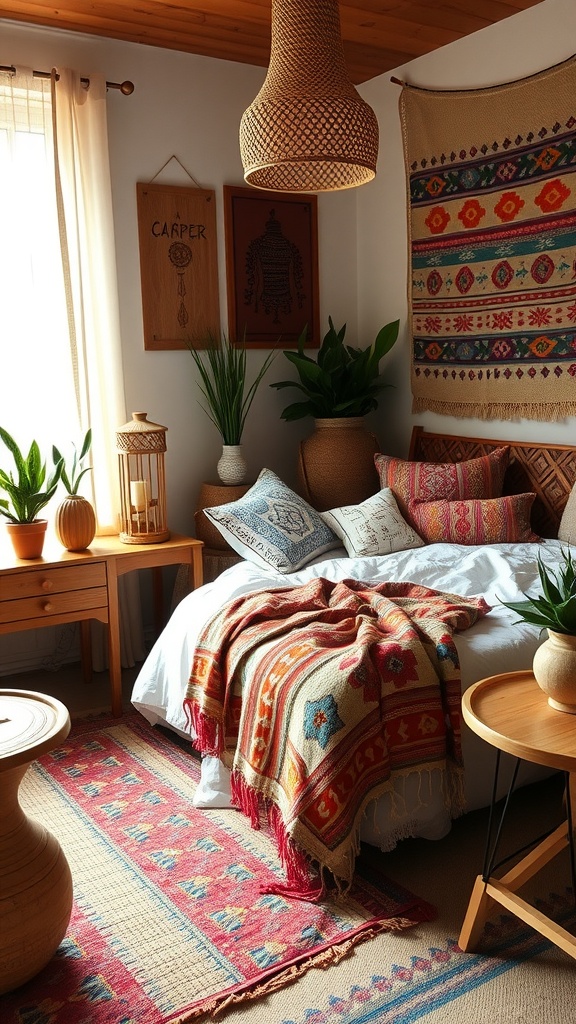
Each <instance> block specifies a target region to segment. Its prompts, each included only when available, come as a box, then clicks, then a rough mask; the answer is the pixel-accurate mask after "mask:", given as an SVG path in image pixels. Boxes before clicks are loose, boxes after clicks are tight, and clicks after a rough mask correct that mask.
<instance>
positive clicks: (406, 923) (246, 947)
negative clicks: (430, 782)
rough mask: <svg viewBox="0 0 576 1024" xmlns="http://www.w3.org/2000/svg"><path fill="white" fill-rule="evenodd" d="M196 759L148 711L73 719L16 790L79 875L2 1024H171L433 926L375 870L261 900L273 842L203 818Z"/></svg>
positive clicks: (2, 1003) (239, 818) (426, 911)
mask: <svg viewBox="0 0 576 1024" xmlns="http://www.w3.org/2000/svg"><path fill="white" fill-rule="evenodd" d="M198 780H199V762H198V761H197V760H196V759H195V758H194V757H192V756H191V754H189V753H188V752H187V751H184V750H182V749H180V748H179V747H178V746H176V745H175V744H174V743H172V742H171V741H170V740H169V739H167V738H166V737H165V736H164V735H163V733H162V732H159V731H158V730H153V729H152V728H151V727H149V726H148V724H147V723H146V722H145V721H144V719H143V718H142V717H141V716H139V715H136V714H134V715H130V716H128V717H126V718H125V719H123V720H122V721H120V722H119V721H118V720H111V719H106V720H104V721H103V720H102V719H93V720H85V721H83V722H79V723H75V724H74V725H73V728H72V732H71V734H70V737H69V738H68V740H67V741H66V743H65V745H64V746H63V747H61V748H60V749H59V750H57V751H53V752H52V753H50V754H48V755H46V756H45V757H44V758H42V759H41V760H40V761H39V762H36V763H35V764H34V765H33V766H32V767H31V768H30V769H29V770H28V773H27V776H26V778H25V780H24V782H23V784H22V786H21V801H22V804H23V806H24V808H25V809H26V810H27V812H28V813H29V814H30V815H31V816H33V817H37V818H38V819H39V820H41V821H42V822H43V823H44V824H45V825H46V827H47V828H48V829H49V830H50V831H52V832H53V833H54V834H55V835H56V836H57V837H58V839H59V841H60V842H61V844H62V847H63V849H64V851H65V853H66V855H67V857H68V860H69V863H70V867H71V870H72V877H73V879H74V896H75V902H74V909H73V914H72V919H71V921H70V925H69V928H68V932H67V935H66V937H65V939H64V941H63V943H62V944H61V946H60V948H59V950H58V952H57V954H56V955H55V957H54V958H53V959H52V960H51V962H50V964H49V965H48V966H47V967H46V968H45V969H44V970H43V971H42V972H41V973H40V974H38V975H37V976H36V978H34V979H33V980H32V981H30V982H29V983H27V984H26V985H24V986H22V987H21V988H20V989H18V990H17V991H16V992H14V993H10V994H8V995H6V996H3V997H1V998H0V1019H1V1020H2V1024H16V1022H17V1024H168V1022H176V1021H179V1022H184V1021H189V1020H193V1019H195V1018H197V1017H198V1016H200V1015H204V1014H206V1013H207V1012H208V1011H211V1010H213V1009H216V1008H219V1007H220V1008H223V1007H225V1006H226V1005H229V1004H230V1002H234V1001H236V1000H240V999H250V998H251V997H254V996H255V995H262V994H263V993H265V992H270V991H273V990H274V989H278V988H280V987H282V986H284V985H287V984H288V983H289V982H291V981H294V980H295V979H296V978H298V977H299V976H301V975H302V974H303V973H304V972H305V971H306V970H308V969H309V968H311V967H312V966H313V965H321V966H327V965H329V964H334V963H336V962H338V961H339V960H340V959H341V958H342V957H344V956H345V955H346V954H349V953H350V952H351V950H352V949H353V948H354V946H355V945H356V944H357V943H359V942H362V941H363V940H366V939H370V938H373V937H374V936H376V935H378V934H379V933H380V932H382V931H385V930H391V931H394V932H395V933H399V932H400V931H401V930H402V929H404V928H409V927H410V926H413V925H414V924H416V923H418V922H421V921H423V920H425V919H430V918H432V917H433V916H434V913H435V912H434V910H433V908H432V907H431V905H430V904H429V903H427V902H426V901H424V900H422V899H420V898H418V897H416V896H413V895H412V894H411V893H410V892H409V891H407V890H406V889H405V888H404V887H403V886H401V885H399V884H397V883H393V882H390V881H389V880H388V879H386V878H385V877H384V875H382V873H381V871H380V870H379V867H378V865H377V864H374V863H373V862H372V863H371V862H369V861H367V862H366V864H365V865H364V866H360V867H359V870H358V871H357V873H356V876H355V880H354V884H353V887H352V890H351V892H350V894H349V895H348V896H347V897H342V898H338V899H336V898H335V899H333V900H327V901H326V902H323V903H322V904H319V905H316V904H313V903H310V902H304V901H302V900H287V899H284V898H281V897H279V896H277V895H267V894H266V887H267V884H268V885H270V884H271V883H274V882H277V881H278V880H279V879H282V878H283V872H282V869H281V868H280V865H279V863H278V857H277V853H276V847H275V844H274V842H273V840H272V838H271V837H269V836H268V835H267V834H265V833H264V832H263V831H253V830H252V828H251V826H250V823H249V821H248V819H247V818H245V817H244V815H242V814H240V813H239V812H235V811H230V810H224V811H220V810H209V811H201V810H196V809H195V808H194V807H193V806H192V804H191V798H192V795H193V792H194V787H195V785H196V784H197V782H198Z"/></svg>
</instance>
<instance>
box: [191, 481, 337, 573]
mask: <svg viewBox="0 0 576 1024" xmlns="http://www.w3.org/2000/svg"><path fill="white" fill-rule="evenodd" d="M204 515H206V516H208V519H209V520H210V522H211V523H213V524H214V526H215V527H216V529H217V530H219V531H220V533H221V534H222V536H223V537H224V540H226V541H227V542H228V544H229V545H230V547H231V548H233V550H234V551H237V552H238V554H239V555H242V557H243V558H246V559H247V560H248V561H251V562H256V564H257V565H263V566H265V567H266V568H269V567H272V568H273V569H276V571H277V572H295V571H296V569H300V568H301V567H302V566H303V565H306V563H307V562H310V561H312V559H313V558H317V557H318V556H319V555H322V554H324V552H325V551H331V550H332V549H333V548H339V547H341V546H342V542H341V541H340V540H339V539H338V537H337V536H336V534H335V533H333V532H332V530H331V529H330V527H329V526H328V525H327V524H326V523H325V522H324V520H323V519H322V516H321V515H320V514H319V512H316V510H315V509H313V508H312V506H311V505H309V504H308V503H307V502H306V501H304V499H303V498H301V497H300V496H299V495H298V494H296V493H295V491H292V490H290V488H289V487H287V486H286V484H284V483H282V480H280V478H279V477H277V476H276V474H275V473H273V472H272V470H271V469H263V470H262V472H261V473H260V476H259V477H258V479H257V481H256V483H255V484H254V485H253V486H252V487H251V488H250V490H249V491H247V492H246V494H245V495H244V496H243V497H242V498H239V499H238V501H231V502H229V503H228V504H227V505H218V506H217V507H216V508H205V509H204Z"/></svg>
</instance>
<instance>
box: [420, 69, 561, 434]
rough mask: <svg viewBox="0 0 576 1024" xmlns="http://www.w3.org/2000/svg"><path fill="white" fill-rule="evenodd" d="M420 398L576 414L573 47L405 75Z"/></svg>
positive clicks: (485, 414) (484, 409) (461, 410)
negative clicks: (558, 57) (461, 81)
mask: <svg viewBox="0 0 576 1024" xmlns="http://www.w3.org/2000/svg"><path fill="white" fill-rule="evenodd" d="M400 117H401V121H402V131H403V138H404V154H405V162H406V172H407V179H408V189H409V230H410V265H411V266H410V282H411V283H410V285H409V297H410V306H411V308H410V317H411V325H412V339H413V342H412V344H413V352H412V395H413V409H414V411H423V410H426V409H429V410H432V411H434V412H438V413H444V414H447V415H452V416H462V417H471V416H473V417H480V418H483V419H516V418H519V417H527V418H531V419H540V420H556V419H560V418H563V417H565V416H571V415H575V414H576V59H575V58H570V60H568V61H564V62H563V63H561V64H557V65H555V66H554V67H553V68H550V69H548V70H546V71H542V72H540V73H539V74H536V75H532V76H531V77H530V78H526V79H523V80H521V81H516V82H512V83H509V84H507V85H503V86H497V87H494V88H489V89H477V90H466V91H457V92H447V91H444V92H437V91H428V90H424V89H416V88H413V87H410V86H404V87H403V88H402V93H401V97H400Z"/></svg>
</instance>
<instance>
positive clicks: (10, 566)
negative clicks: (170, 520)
mask: <svg viewBox="0 0 576 1024" xmlns="http://www.w3.org/2000/svg"><path fill="white" fill-rule="evenodd" d="M202 547H203V545H202V542H201V541H199V540H195V539H194V538H192V537H182V536H179V535H178V534H172V536H171V537H170V539H169V540H166V541H162V543H160V544H123V543H122V542H121V541H120V540H119V538H118V537H96V538H95V539H94V540H93V541H92V544H91V545H90V548H88V549H87V550H86V551H80V552H77V551H66V550H64V549H63V548H61V547H60V546H59V545H58V544H57V542H56V541H55V540H49V541H47V543H46V546H45V550H44V554H43V556H42V558H33V559H30V560H26V561H23V560H21V559H18V558H16V557H15V556H14V554H13V552H12V550H11V548H10V547H9V545H7V544H6V545H5V546H3V547H1V548H0V634H3V633H15V632H17V631H19V630H23V629H36V628H38V627H40V626H57V625H61V624H62V623H65V622H80V631H81V632H80V636H81V647H82V666H83V670H84V674H85V677H89V676H90V674H91V666H92V653H91V643H90V630H89V621H90V619H98V620H99V621H100V622H105V623H107V624H108V645H109V661H110V666H109V673H110V690H111V704H112V713H113V714H114V715H115V716H116V717H119V716H120V715H121V714H122V667H121V663H120V615H119V604H118V577H120V576H123V575H124V574H125V573H127V572H132V571H133V570H134V569H152V570H153V573H154V604H155V614H156V628H157V629H158V630H159V629H160V628H161V625H162V622H161V599H162V578H161V572H160V570H161V567H162V566H164V565H188V566H190V575H191V583H192V587H193V588H196V587H199V586H201V585H202V582H203V574H202Z"/></svg>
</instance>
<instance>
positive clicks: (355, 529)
mask: <svg viewBox="0 0 576 1024" xmlns="http://www.w3.org/2000/svg"><path fill="white" fill-rule="evenodd" d="M321 515H322V518H323V519H324V520H325V521H326V522H327V523H328V526H330V527H331V528H332V529H333V530H334V533H335V534H337V536H338V537H340V538H341V540H342V542H343V544H344V547H345V548H346V551H347V552H348V554H349V555H350V556H351V557H354V556H355V555H357V556H361V555H388V554H390V552H391V551H404V550H406V549H407V548H421V547H423V546H424V541H423V540H422V538H421V537H419V536H418V534H417V533H416V532H415V531H414V530H413V529H412V527H411V526H409V525H408V523H407V522H406V520H405V519H403V518H402V515H401V514H400V510H399V508H398V505H397V503H396V498H395V497H394V494H393V492H392V490H391V489H390V487H384V488H383V489H382V490H381V491H378V494H373V495H372V497H370V498H367V499H366V501H363V502H362V503H361V504H360V505H344V506H343V507H342V508H331V509H329V510H328V512H322V513H321Z"/></svg>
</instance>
